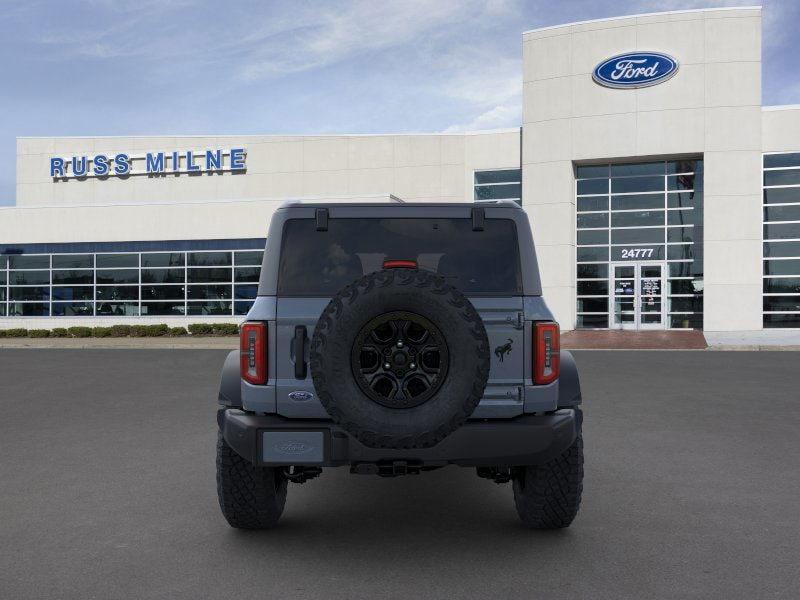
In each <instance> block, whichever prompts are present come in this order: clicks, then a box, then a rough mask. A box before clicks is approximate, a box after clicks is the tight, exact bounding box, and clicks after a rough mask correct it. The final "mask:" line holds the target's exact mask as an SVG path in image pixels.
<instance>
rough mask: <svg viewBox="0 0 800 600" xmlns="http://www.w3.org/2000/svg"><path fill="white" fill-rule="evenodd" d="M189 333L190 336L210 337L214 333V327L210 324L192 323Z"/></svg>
mask: <svg viewBox="0 0 800 600" xmlns="http://www.w3.org/2000/svg"><path fill="white" fill-rule="evenodd" d="M189 333H191V334H192V335H211V334H212V333H214V326H213V325H211V324H210V323H192V324H191V325H189Z"/></svg>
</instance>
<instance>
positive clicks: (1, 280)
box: [0, 271, 6, 285]
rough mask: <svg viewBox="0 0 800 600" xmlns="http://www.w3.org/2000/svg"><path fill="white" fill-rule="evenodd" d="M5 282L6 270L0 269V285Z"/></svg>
mask: <svg viewBox="0 0 800 600" xmlns="http://www.w3.org/2000/svg"><path fill="white" fill-rule="evenodd" d="M5 284H6V272H5V271H0V285H5Z"/></svg>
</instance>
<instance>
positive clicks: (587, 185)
mask: <svg viewBox="0 0 800 600" xmlns="http://www.w3.org/2000/svg"><path fill="white" fill-rule="evenodd" d="M607 193H608V179H582V180H578V195H579V196H580V195H583V194H607Z"/></svg>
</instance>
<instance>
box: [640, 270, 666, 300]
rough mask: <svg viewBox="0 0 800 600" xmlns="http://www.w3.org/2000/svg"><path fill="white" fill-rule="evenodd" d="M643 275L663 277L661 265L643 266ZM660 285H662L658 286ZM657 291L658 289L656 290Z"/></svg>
mask: <svg viewBox="0 0 800 600" xmlns="http://www.w3.org/2000/svg"><path fill="white" fill-rule="evenodd" d="M641 270H642V273H641V274H642V277H647V278H652V277H661V267H659V266H656V265H649V266H642V269H641ZM658 287H660V286H658ZM656 293H658V292H657V290H656Z"/></svg>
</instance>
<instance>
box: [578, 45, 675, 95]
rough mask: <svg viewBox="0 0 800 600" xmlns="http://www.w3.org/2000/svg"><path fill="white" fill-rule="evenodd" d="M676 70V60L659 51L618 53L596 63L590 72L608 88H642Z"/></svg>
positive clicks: (665, 78) (668, 75) (654, 83)
mask: <svg viewBox="0 0 800 600" xmlns="http://www.w3.org/2000/svg"><path fill="white" fill-rule="evenodd" d="M677 72H678V61H677V60H675V59H674V58H672V57H671V56H667V55H666V54H661V53H660V52H628V53H626V54H618V55H617V56H612V57H611V58H609V59H607V60H604V61H603V62H601V63H600V64H599V65H597V66H596V67H595V69H594V72H593V73H592V79H594V80H595V81H596V82H597V83H599V84H600V85H603V86H605V87H610V88H642V87H647V86H650V85H656V84H657V83H661V82H662V81H666V80H667V79H669V78H670V77H672V76H673V75H675V73H677Z"/></svg>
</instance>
